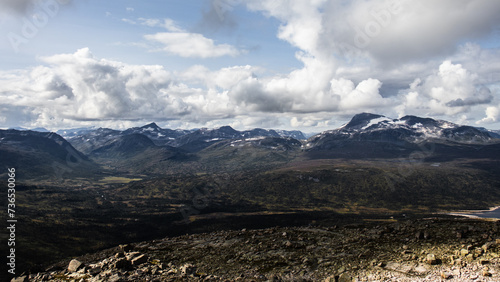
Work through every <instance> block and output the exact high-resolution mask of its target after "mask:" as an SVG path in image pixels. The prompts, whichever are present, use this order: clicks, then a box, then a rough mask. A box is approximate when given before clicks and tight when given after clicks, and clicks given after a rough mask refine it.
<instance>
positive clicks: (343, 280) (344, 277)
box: [338, 273, 352, 282]
mask: <svg viewBox="0 0 500 282" xmlns="http://www.w3.org/2000/svg"><path fill="white" fill-rule="evenodd" d="M338 281H339V282H351V281H352V277H351V275H349V274H348V273H342V274H340V276H339V280H338Z"/></svg>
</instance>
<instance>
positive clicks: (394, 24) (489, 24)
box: [322, 0, 500, 64]
mask: <svg viewBox="0 0 500 282" xmlns="http://www.w3.org/2000/svg"><path fill="white" fill-rule="evenodd" d="M499 12H500V2H496V1H488V0H474V1H469V0H459V1H453V0H444V1H433V0H422V1H395V0H390V1H386V0H371V1H362V0H355V1H349V2H345V1H340V0H338V1H329V2H328V5H326V12H325V15H324V17H323V19H324V23H323V26H324V31H325V32H324V36H323V37H322V38H323V39H325V40H327V43H326V44H325V46H335V47H336V49H337V52H338V53H339V54H340V55H344V54H346V53H349V52H356V51H357V52H360V53H365V54H366V55H367V56H368V57H370V58H372V59H374V60H375V61H377V62H379V63H381V64H401V63H404V62H408V61H412V60H422V59H426V58H432V57H433V56H437V55H446V54H449V53H450V52H453V51H454V50H455V49H456V46H457V44H458V43H459V42H461V41H464V40H473V39H477V38H480V37H483V36H485V35H488V34H490V33H491V32H492V31H493V30H494V28H495V26H498V25H499V24H500V18H499V17H498V16H497V15H498V14H499Z"/></svg>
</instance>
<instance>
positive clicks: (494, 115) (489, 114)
mask: <svg viewBox="0 0 500 282" xmlns="http://www.w3.org/2000/svg"><path fill="white" fill-rule="evenodd" d="M485 114H486V117H485V118H483V119H482V120H480V121H478V122H477V124H483V123H486V124H487V123H494V122H497V121H498V117H499V116H500V106H498V107H487V108H486V111H485Z"/></svg>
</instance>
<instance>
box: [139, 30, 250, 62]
mask: <svg viewBox="0 0 500 282" xmlns="http://www.w3.org/2000/svg"><path fill="white" fill-rule="evenodd" d="M144 38H146V39H147V40H149V41H152V42H157V43H160V44H161V45H162V46H161V47H160V50H161V51H165V52H167V53H170V54H173V55H178V56H181V57H186V58H188V57H191V58H192V57H195V58H196V57H197V58H213V57H222V56H237V55H240V54H241V51H240V50H238V49H237V48H235V47H234V46H231V45H229V44H219V45H217V44H215V42H214V41H213V40H212V39H209V38H206V37H204V36H203V35H201V34H198V33H187V32H160V33H156V34H148V35H145V36H144Z"/></svg>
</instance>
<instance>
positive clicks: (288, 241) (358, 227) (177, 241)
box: [13, 218, 500, 281]
mask: <svg viewBox="0 0 500 282" xmlns="http://www.w3.org/2000/svg"><path fill="white" fill-rule="evenodd" d="M28 280H29V281H500V223H498V222H494V221H481V220H474V219H461V218H460V219H453V218H428V219H414V220H400V221H395V220H393V221H387V222H365V223H363V224H351V225H345V226H333V227H318V226H308V227H286V228H285V227H283V228H281V227H276V228H270V229H259V230H245V229H243V230H239V231H219V232H213V233H205V234H195V235H185V236H180V237H175V238H164V239H161V240H154V241H148V242H142V243H137V244H130V245H122V246H119V247H116V248H113V249H108V250H105V251H102V252H99V253H95V254H89V255H86V256H83V257H79V258H75V259H72V260H71V261H69V260H68V261H65V262H61V263H60V264H58V265H55V266H53V267H51V269H49V270H48V271H47V272H44V273H36V274H30V275H26V276H23V277H18V278H16V279H13V281H28Z"/></svg>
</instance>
